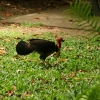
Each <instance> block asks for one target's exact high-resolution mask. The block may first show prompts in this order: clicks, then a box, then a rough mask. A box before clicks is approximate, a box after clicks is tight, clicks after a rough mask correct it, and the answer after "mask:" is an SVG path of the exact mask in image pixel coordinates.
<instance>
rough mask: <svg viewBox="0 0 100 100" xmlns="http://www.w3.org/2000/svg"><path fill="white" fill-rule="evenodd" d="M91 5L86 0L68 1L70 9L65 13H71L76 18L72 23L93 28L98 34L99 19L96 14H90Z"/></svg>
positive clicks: (89, 28) (99, 31)
mask: <svg viewBox="0 0 100 100" xmlns="http://www.w3.org/2000/svg"><path fill="white" fill-rule="evenodd" d="M91 11H92V5H91V3H88V2H87V0H84V2H83V1H82V0H75V2H74V3H72V2H70V9H69V10H67V11H65V13H73V15H74V17H76V18H78V19H76V20H75V21H74V22H73V23H74V24H75V26H77V27H80V28H82V29H83V28H87V27H88V29H87V30H94V33H95V32H98V33H99V34H100V25H99V19H98V17H97V16H96V15H93V14H92V12H91Z"/></svg>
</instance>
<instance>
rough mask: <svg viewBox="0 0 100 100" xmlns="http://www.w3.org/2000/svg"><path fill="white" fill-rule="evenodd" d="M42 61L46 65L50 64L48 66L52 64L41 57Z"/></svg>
mask: <svg viewBox="0 0 100 100" xmlns="http://www.w3.org/2000/svg"><path fill="white" fill-rule="evenodd" d="M42 62H43V63H45V64H47V65H48V66H50V67H51V66H52V65H51V64H50V63H49V62H47V61H45V60H43V59H42Z"/></svg>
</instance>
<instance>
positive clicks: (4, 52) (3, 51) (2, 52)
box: [0, 47, 7, 55]
mask: <svg viewBox="0 0 100 100" xmlns="http://www.w3.org/2000/svg"><path fill="white" fill-rule="evenodd" d="M3 54H7V52H6V51H5V48H4V47H1V48H0V55H3Z"/></svg>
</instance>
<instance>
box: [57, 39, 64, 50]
mask: <svg viewBox="0 0 100 100" xmlns="http://www.w3.org/2000/svg"><path fill="white" fill-rule="evenodd" d="M63 41H64V40H63V39H62V38H57V43H58V47H59V48H61V42H63Z"/></svg>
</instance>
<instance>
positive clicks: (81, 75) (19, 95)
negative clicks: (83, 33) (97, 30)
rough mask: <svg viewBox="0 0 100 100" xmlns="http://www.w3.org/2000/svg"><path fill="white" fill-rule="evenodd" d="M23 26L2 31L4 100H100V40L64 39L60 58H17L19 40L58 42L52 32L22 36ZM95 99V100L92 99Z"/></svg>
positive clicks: (1, 96) (0, 76) (0, 68)
mask: <svg viewBox="0 0 100 100" xmlns="http://www.w3.org/2000/svg"><path fill="white" fill-rule="evenodd" d="M19 28H20V26H18V27H15V26H13V27H10V26H8V27H7V28H4V29H3V28H1V30H0V99H1V100H100V86H99V83H100V39H92V40H90V39H89V37H87V38H82V37H64V35H65V33H61V34H62V37H63V38H64V39H65V41H64V42H63V43H62V48H61V55H60V57H59V58H57V57H56V56H55V55H54V56H52V55H51V56H49V57H47V59H46V61H48V62H49V63H50V64H51V65H52V67H51V66H48V65H46V64H41V63H40V62H41V61H40V59H39V55H38V54H37V53H32V54H30V55H28V56H16V49H15V47H16V44H17V42H18V41H20V40H22V39H23V40H25V41H26V40H28V39H30V38H43V39H47V40H52V41H55V38H54V36H53V33H49V32H46V33H44V34H40V35H34V32H33V34H29V33H26V34H24V33H22V31H19ZM91 98H92V99H91Z"/></svg>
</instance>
